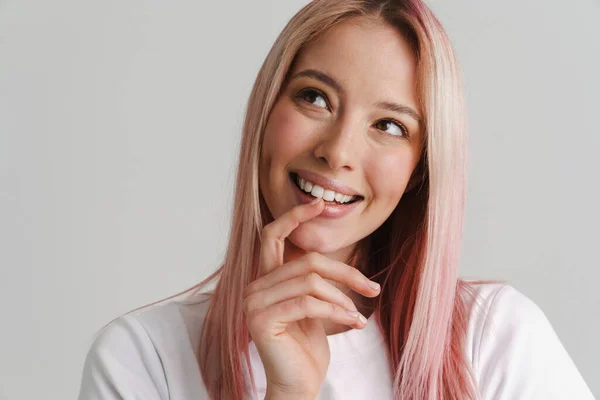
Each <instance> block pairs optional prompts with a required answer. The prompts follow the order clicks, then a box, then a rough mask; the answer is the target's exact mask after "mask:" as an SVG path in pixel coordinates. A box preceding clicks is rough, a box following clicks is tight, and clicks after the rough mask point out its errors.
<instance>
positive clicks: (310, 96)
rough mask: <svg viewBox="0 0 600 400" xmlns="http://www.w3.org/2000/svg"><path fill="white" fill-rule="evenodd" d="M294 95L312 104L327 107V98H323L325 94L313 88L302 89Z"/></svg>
mask: <svg viewBox="0 0 600 400" xmlns="http://www.w3.org/2000/svg"><path fill="white" fill-rule="evenodd" d="M296 97H298V98H300V99H302V100H304V101H307V102H309V103H310V104H312V105H314V106H317V107H320V108H327V100H325V95H323V94H322V93H321V92H319V91H317V90H315V89H304V90H302V91H301V92H300V93H298V95H297V96H296Z"/></svg>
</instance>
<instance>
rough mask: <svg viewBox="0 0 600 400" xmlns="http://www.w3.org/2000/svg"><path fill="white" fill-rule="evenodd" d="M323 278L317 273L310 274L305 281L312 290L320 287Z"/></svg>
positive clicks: (305, 277)
mask: <svg viewBox="0 0 600 400" xmlns="http://www.w3.org/2000/svg"><path fill="white" fill-rule="evenodd" d="M321 280H322V278H321V277H320V276H319V274H317V273H316V272H309V273H308V274H306V275H305V276H304V281H305V282H306V283H307V284H308V286H309V287H310V288H311V289H316V288H317V287H319V284H320V283H321Z"/></svg>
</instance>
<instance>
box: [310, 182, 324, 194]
mask: <svg viewBox="0 0 600 400" xmlns="http://www.w3.org/2000/svg"><path fill="white" fill-rule="evenodd" d="M323 192H325V189H323V188H322V187H321V186H319V185H315V186H313V188H312V190H311V191H310V194H312V195H313V196H315V197H323Z"/></svg>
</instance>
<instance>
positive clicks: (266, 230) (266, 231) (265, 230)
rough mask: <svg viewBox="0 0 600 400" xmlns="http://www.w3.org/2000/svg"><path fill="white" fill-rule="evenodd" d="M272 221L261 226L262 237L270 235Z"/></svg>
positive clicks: (271, 232)
mask: <svg viewBox="0 0 600 400" xmlns="http://www.w3.org/2000/svg"><path fill="white" fill-rule="evenodd" d="M272 224H273V223H270V224H267V225H265V226H264V227H263V228H262V236H263V237H271V235H272V234H273V225H272Z"/></svg>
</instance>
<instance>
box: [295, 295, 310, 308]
mask: <svg viewBox="0 0 600 400" xmlns="http://www.w3.org/2000/svg"><path fill="white" fill-rule="evenodd" d="M295 303H296V307H298V308H299V309H301V310H303V311H306V310H308V303H309V297H308V296H299V297H296V300H295Z"/></svg>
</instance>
